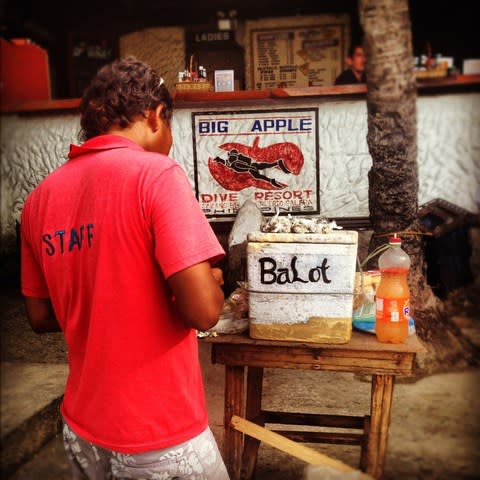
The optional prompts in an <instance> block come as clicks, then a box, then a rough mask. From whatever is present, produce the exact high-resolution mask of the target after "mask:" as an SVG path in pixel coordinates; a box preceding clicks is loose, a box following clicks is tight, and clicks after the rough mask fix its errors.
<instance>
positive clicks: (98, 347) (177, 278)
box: [21, 57, 228, 480]
mask: <svg viewBox="0 0 480 480" xmlns="http://www.w3.org/2000/svg"><path fill="white" fill-rule="evenodd" d="M80 111H81V127H82V133H83V137H84V140H86V141H85V142H84V143H83V144H82V145H80V146H76V145H72V146H71V148H70V154H69V159H68V161H67V162H66V163H65V164H64V165H63V166H61V167H60V168H58V169H57V170H56V171H54V172H53V173H51V174H50V175H49V176H48V177H47V178H46V179H45V180H43V181H42V182H41V183H40V185H39V186H38V187H37V188H36V189H35V190H34V191H33V192H32V193H31V194H30V195H29V196H28V198H27V200H26V202H25V207H24V210H23V213H22V222H21V234H22V237H21V239H22V292H23V294H24V296H25V302H26V308H27V314H28V317H29V321H30V323H31V325H32V328H33V329H34V330H35V331H37V332H44V331H55V330H59V329H61V330H62V331H63V334H64V336H65V340H66V343H67V346H68V362H69V377H68V380H67V384H66V388H65V396H64V400H63V403H62V407H61V413H62V416H63V420H64V440H65V447H66V450H67V453H68V455H69V458H70V460H71V463H72V470H73V478H79V479H80V478H89V479H104V478H105V479H107V478H112V475H113V476H114V477H119V478H152V479H155V478H162V479H163V478H185V479H186V478H188V479H209V480H210V479H218V480H224V479H227V478H228V475H227V473H226V470H225V466H224V464H223V461H222V459H221V457H220V454H219V452H218V448H217V445H216V443H215V440H214V439H213V436H212V433H211V431H210V429H209V427H208V418H207V410H206V406H205V398H204V390H203V383H202V375H201V370H200V365H199V360H198V350H197V348H198V347H197V337H196V330H197V329H198V330H207V329H209V328H211V327H212V326H213V325H214V324H215V323H216V322H217V320H218V318H219V314H220V312H221V309H222V306H223V300H224V296H223V291H222V289H221V285H222V284H223V279H222V274H221V271H220V270H219V269H217V268H212V265H213V264H214V263H215V262H216V261H218V260H219V259H221V258H222V257H223V256H224V255H225V252H224V251H223V249H222V247H221V246H220V244H219V242H218V240H217V238H216V236H215V235H214V233H213V231H212V229H211V227H210V225H209V224H208V221H207V220H206V218H205V216H204V214H203V212H202V211H201V208H200V206H199V204H198V202H197V200H196V199H195V196H194V195H193V192H192V189H191V186H190V183H189V181H188V178H187V177H186V175H185V173H184V172H183V170H182V168H181V167H180V166H179V165H178V164H177V163H176V162H175V161H174V160H172V159H170V158H169V157H167V156H166V155H167V154H168V152H169V150H170V147H171V143H172V135H171V128H170V122H171V115H172V100H171V97H170V95H169V93H168V90H167V89H166V87H165V86H164V85H163V81H162V80H161V78H160V77H159V76H158V75H157V73H156V72H155V71H154V70H152V69H151V68H150V67H148V66H147V65H145V64H144V63H142V62H139V61H138V60H136V59H135V58H133V57H129V58H127V59H124V60H121V61H116V62H113V63H112V64H109V65H107V66H105V67H103V68H102V69H101V70H100V71H99V72H98V73H97V75H96V77H95V78H94V79H93V81H92V83H91V85H90V87H89V88H87V90H86V91H85V93H84V96H83V98H82V102H81V106H80Z"/></svg>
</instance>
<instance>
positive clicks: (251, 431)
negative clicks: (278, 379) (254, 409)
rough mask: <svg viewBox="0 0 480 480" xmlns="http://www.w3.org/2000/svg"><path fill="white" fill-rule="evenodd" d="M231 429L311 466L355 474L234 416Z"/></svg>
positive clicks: (342, 465)
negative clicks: (326, 467)
mask: <svg viewBox="0 0 480 480" xmlns="http://www.w3.org/2000/svg"><path fill="white" fill-rule="evenodd" d="M231 423H232V426H233V428H235V429H236V430H239V431H241V432H243V433H245V434H247V435H250V436H252V437H254V438H257V439H258V440H260V441H262V442H265V443H267V444H268V445H270V446H272V447H274V448H277V449H279V450H281V451H282V452H286V453H288V454H290V455H292V456H293V457H296V458H299V459H300V460H303V461H304V462H307V463H309V464H311V465H326V466H329V467H331V468H334V469H335V470H338V471H340V472H347V473H348V472H355V471H356V470H355V469H354V468H352V467H350V466H349V465H346V464H345V463H343V462H340V461H339V460H335V459H333V458H330V457H328V456H327V455H323V454H322V453H320V452H317V451H316V450H313V449H311V448H308V447H306V446H304V445H299V444H298V443H296V442H293V441H291V440H289V439H288V438H285V437H283V436H281V435H278V434H276V433H274V432H271V431H269V430H267V429H266V428H263V427H260V426H259V425H256V424H255V423H252V422H249V421H248V420H245V419H243V418H241V417H238V416H234V417H232V420H231ZM359 478H361V479H363V480H366V479H371V477H370V476H369V475H366V474H363V473H359Z"/></svg>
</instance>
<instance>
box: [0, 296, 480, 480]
mask: <svg viewBox="0 0 480 480" xmlns="http://www.w3.org/2000/svg"><path fill="white" fill-rule="evenodd" d="M0 301H1V304H2V308H1V311H0V314H1V325H2V360H3V361H8V362H14V363H16V362H39V363H45V364H61V363H64V362H65V347H64V344H63V340H62V338H61V336H60V335H58V334H50V335H44V336H38V335H35V334H33V333H32V332H31V331H30V330H29V328H28V325H27V323H26V319H25V315H24V312H23V307H22V303H21V299H20V297H19V295H18V294H16V293H15V291H13V292H12V291H10V292H4V293H3V294H2V295H1V298H0ZM466 320H468V322H466V323H467V324H468V326H469V328H470V329H471V330H472V331H476V332H477V333H478V328H479V327H480V325H479V322H478V321H476V320H472V319H471V318H470V319H466ZM466 320H465V321H466ZM200 354H201V362H202V365H203V370H204V377H205V385H206V394H207V401H208V405H209V412H210V423H211V426H212V430H213V431H214V434H215V436H216V437H217V441H218V442H219V444H220V446H221V444H222V422H223V387H224V377H223V374H224V372H223V366H221V365H212V364H211V363H210V347H209V345H206V344H203V345H201V348H200ZM366 380H367V379H361V378H356V377H355V376H353V375H352V374H339V373H331V372H309V371H302V372H298V371H291V370H278V369H277V370H267V371H266V373H265V385H264V392H265V394H264V404H263V406H264V407H265V408H271V409H278V410H282V409H285V410H288V409H289V408H292V407H294V408H295V409H297V410H298V411H304V412H311V413H339V414H353V415H365V414H366V413H368V410H369V393H370V383H369V382H367V381H366ZM479 386H480V369H472V370H467V371H461V372H454V373H446V374H438V375H432V376H429V377H426V378H423V379H420V380H417V381H414V382H412V381H411V380H410V381H403V382H397V384H396V386H395V391H394V399H393V413H392V420H391V428H390V437H389V445H388V452H387V462H386V469H385V476H384V478H385V479H387V480H396V479H445V480H447V479H474V478H480V449H479V448H478V444H479V440H480V418H479V416H480V395H479V393H480V389H479ZM310 446H311V447H312V448H315V449H318V450H319V451H320V452H322V453H324V454H326V455H329V456H331V457H333V458H336V459H339V460H342V461H343V462H345V463H347V464H349V465H351V466H352V467H354V468H357V467H358V461H359V447H353V446H352V447H350V446H337V445H335V446H326V445H310ZM304 469H305V464H304V463H303V462H301V461H298V460H296V459H294V458H293V457H291V456H290V455H288V454H285V453H282V452H280V451H278V450H275V449H273V448H271V447H268V446H266V445H264V444H262V445H261V447H260V454H259V462H258V468H257V477H256V478H257V480H278V479H280V480H294V479H295V480H297V479H300V478H302V476H303V473H304ZM11 478H12V479H13V480H39V479H42V480H54V479H55V480H67V479H68V478H70V477H69V474H68V465H67V463H66V461H65V457H64V454H63V449H62V444H61V439H60V438H59V437H57V438H55V439H53V440H52V441H51V442H50V443H48V444H47V445H46V446H45V447H44V448H43V449H42V450H41V451H40V452H39V453H38V454H37V455H36V456H35V457H34V458H32V460H31V461H30V462H28V463H27V464H26V465H24V466H23V467H21V468H20V469H19V470H18V471H17V472H16V474H14V476H13V477H11Z"/></svg>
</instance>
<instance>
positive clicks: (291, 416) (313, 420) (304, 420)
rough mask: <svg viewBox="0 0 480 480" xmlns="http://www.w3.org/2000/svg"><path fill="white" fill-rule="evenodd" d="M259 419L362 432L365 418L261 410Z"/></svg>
mask: <svg viewBox="0 0 480 480" xmlns="http://www.w3.org/2000/svg"><path fill="white" fill-rule="evenodd" d="M261 417H262V418H263V419H264V420H265V423H277V424H285V425H309V426H312V427H331V428H355V429H359V430H363V427H364V423H365V417H360V416H351V415H326V414H317V413H294V412H273V411H269V410H262V411H261ZM255 423H257V422H255Z"/></svg>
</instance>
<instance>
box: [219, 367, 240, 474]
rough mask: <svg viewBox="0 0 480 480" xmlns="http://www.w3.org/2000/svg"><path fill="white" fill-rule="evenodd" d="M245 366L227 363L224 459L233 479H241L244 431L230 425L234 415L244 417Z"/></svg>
mask: <svg viewBox="0 0 480 480" xmlns="http://www.w3.org/2000/svg"><path fill="white" fill-rule="evenodd" d="M244 384H245V368H244V367H232V366H229V365H225V406H224V417H223V424H224V432H225V435H224V439H223V454H224V461H225V465H226V467H227V470H228V473H229V474H230V478H231V480H239V479H240V466H241V461H242V451H243V433H241V432H238V431H237V430H235V429H234V428H233V427H231V426H230V420H231V419H232V416H233V415H238V416H239V417H243V408H244V397H245V394H244Z"/></svg>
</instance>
